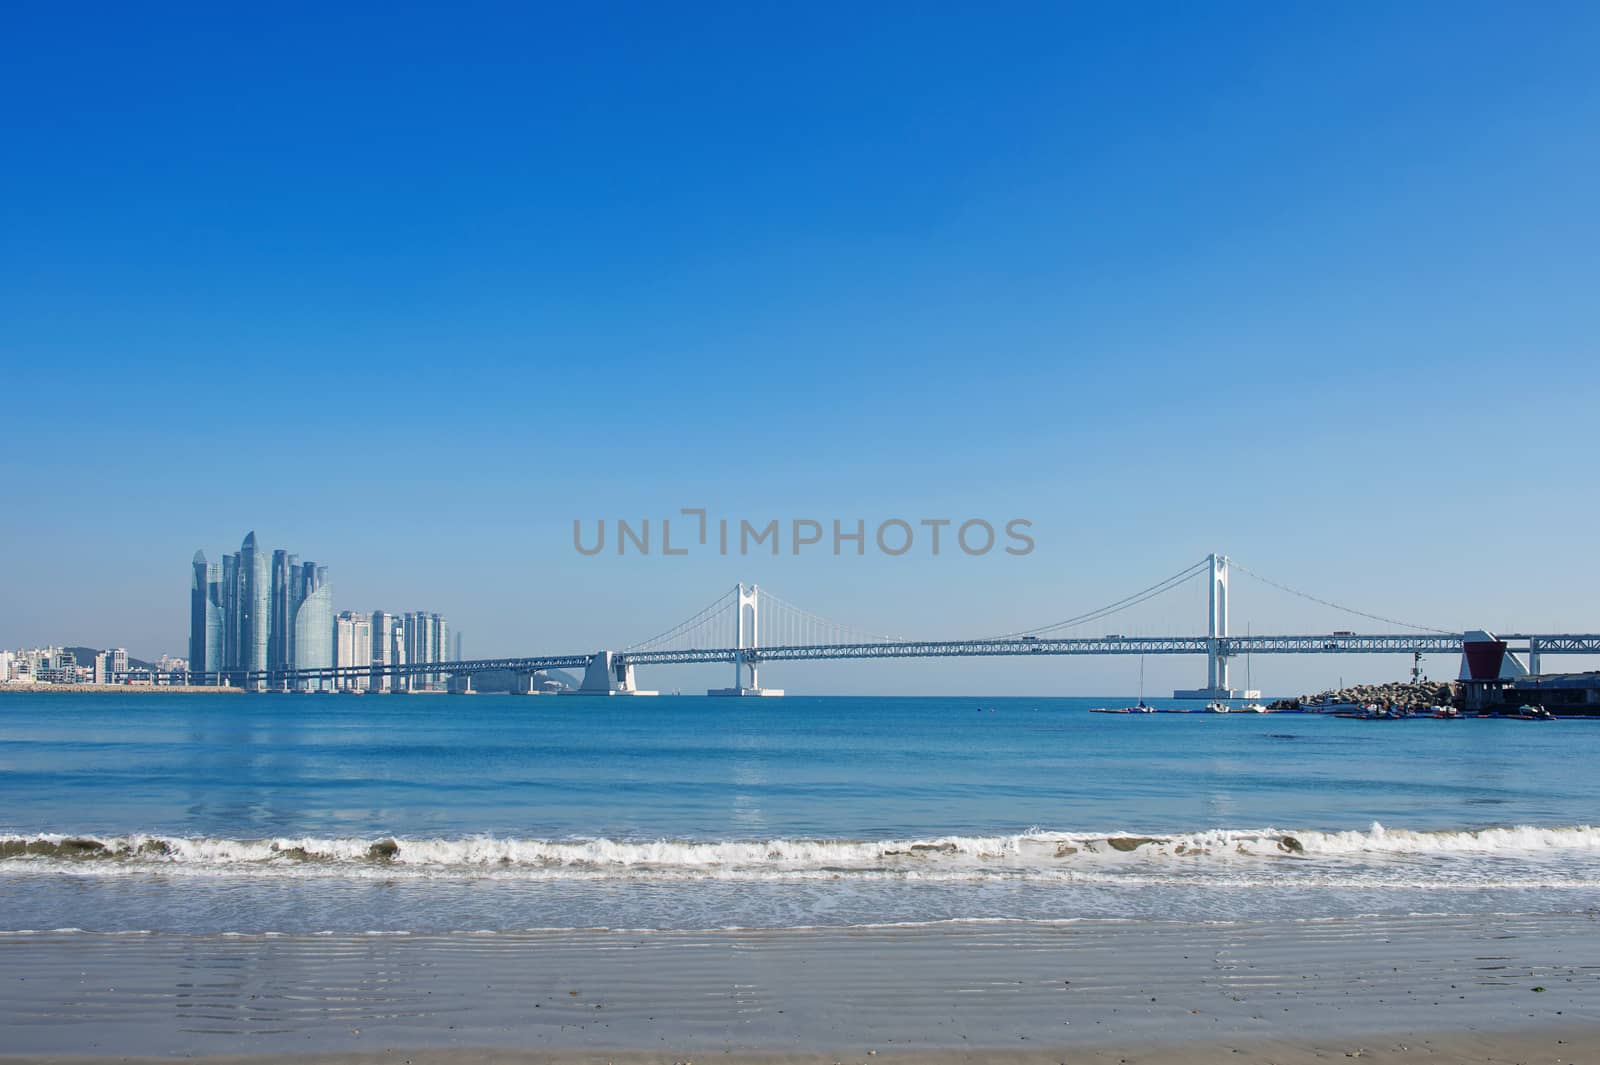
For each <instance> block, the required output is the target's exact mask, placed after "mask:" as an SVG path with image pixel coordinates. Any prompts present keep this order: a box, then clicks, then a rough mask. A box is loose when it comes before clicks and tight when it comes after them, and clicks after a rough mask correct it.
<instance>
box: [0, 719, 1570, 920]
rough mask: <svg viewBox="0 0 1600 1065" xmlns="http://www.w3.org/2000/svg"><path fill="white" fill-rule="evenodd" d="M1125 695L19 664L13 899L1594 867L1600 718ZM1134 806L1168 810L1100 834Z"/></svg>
mask: <svg viewBox="0 0 1600 1065" xmlns="http://www.w3.org/2000/svg"><path fill="white" fill-rule="evenodd" d="M1121 701H1123V700H1084V699H949V698H916V699H910V698H907V699H891V698H871V699H862V698H807V697H787V698H783V699H767V700H718V699H707V698H686V697H659V698H640V699H625V698H615V699H591V698H574V697H561V698H555V697H543V698H517V697H510V696H477V697H473V698H460V697H445V696H410V697H400V696H364V697H349V696H238V695H236V696H209V695H178V696H167V695H156V694H150V695H129V696H108V695H6V696H5V697H3V698H0V836H3V837H5V839H7V840H10V841H11V844H12V851H13V853H9V854H8V855H7V856H5V857H3V858H0V929H13V930H14V929H22V928H54V927H90V928H96V929H102V930H118V931H122V930H133V929H167V930H181V931H316V930H324V929H334V930H369V929H378V930H419V929H428V930H440V929H466V928H472V929H476V928H522V927H588V926H596V925H603V926H609V927H720V926H726V925H740V926H792V925H807V924H872V923H881V922H888V921H932V920H950V919H976V918H986V919H987V918H1017V919H1073V918H1082V917H1094V918H1106V917H1115V918H1131V919H1180V920H1188V919H1196V920H1203V919H1216V918H1227V917H1235V916H1239V915H1241V914H1251V915H1264V914H1275V915H1297V916H1309V917H1315V916H1324V915H1329V916H1336V915H1339V914H1343V913H1347V912H1349V913H1357V912H1546V911H1550V910H1574V909H1577V910H1581V909H1585V908H1587V907H1589V906H1592V905H1593V904H1594V902H1595V901H1596V899H1597V898H1600V895H1597V894H1596V889H1597V888H1600V832H1596V831H1594V830H1590V829H1588V828H1587V827H1586V826H1588V825H1589V823H1590V822H1591V821H1594V820H1595V819H1596V811H1597V810H1600V775H1596V774H1594V773H1593V772H1592V769H1591V766H1592V762H1593V758H1594V755H1595V754H1596V753H1597V752H1600V723H1589V722H1572V721H1562V722H1556V723H1543V722H1520V721H1460V722H1438V721H1431V720H1417V721H1400V722H1363V721H1349V720H1340V719H1333V718H1328V717H1321V716H1316V715H1299V714H1294V715H1288V714H1284V715H1228V716H1212V715H1150V716H1109V715H1098V714H1090V713H1087V712H1086V711H1087V709H1088V708H1089V707H1090V706H1092V705H1099V704H1101V703H1104V702H1113V703H1120V702H1121ZM1375 826H1377V827H1375ZM1484 830H1490V831H1484ZM1128 835H1132V836H1138V837H1154V842H1148V843H1146V842H1137V843H1130V842H1128V841H1127V840H1123V841H1122V842H1121V843H1120V845H1119V844H1117V843H1113V842H1111V839H1112V837H1123V836H1128ZM1285 836H1289V837H1292V839H1291V841H1290V842H1284V841H1283V837H1285ZM62 837H78V838H81V839H85V840H88V841H90V844H89V845H87V846H85V845H77V846H76V849H73V848H72V847H71V846H69V847H67V848H63V847H61V846H59V844H60V839H61V838H62ZM390 841H393V842H392V844H391V843H390ZM30 843H31V844H32V845H33V846H32V849H31V852H30V851H29V850H28V849H27V848H28V845H29V844H30ZM374 844H378V845H380V852H379V853H376V854H375V853H372V850H371V848H372V847H373V845H374ZM384 847H387V848H388V849H387V850H383V849H382V848H384ZM19 848H20V849H21V853H16V851H18V850H19Z"/></svg>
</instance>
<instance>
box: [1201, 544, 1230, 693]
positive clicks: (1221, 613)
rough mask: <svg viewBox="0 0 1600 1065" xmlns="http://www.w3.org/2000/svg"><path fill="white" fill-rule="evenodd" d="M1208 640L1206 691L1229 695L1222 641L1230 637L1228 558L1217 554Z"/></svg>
mask: <svg viewBox="0 0 1600 1065" xmlns="http://www.w3.org/2000/svg"><path fill="white" fill-rule="evenodd" d="M1206 636H1207V639H1206V687H1208V688H1210V689H1211V690H1212V691H1228V656H1227V655H1226V654H1225V653H1223V651H1222V650H1221V641H1222V640H1224V639H1226V638H1227V636H1228V556H1227V555H1219V554H1216V553H1215V552H1213V553H1212V555H1211V615H1210V618H1209V619H1208V622H1207V626H1206ZM1223 698H1224V699H1226V698H1228V696H1227V695H1224V696H1223Z"/></svg>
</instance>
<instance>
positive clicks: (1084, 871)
mask: <svg viewBox="0 0 1600 1065" xmlns="http://www.w3.org/2000/svg"><path fill="white" fill-rule="evenodd" d="M1577 852H1591V853H1590V857H1591V858H1596V857H1600V828H1595V827H1592V826H1589V825H1578V826H1570V827H1555V828H1541V827H1532V826H1512V827H1495V828H1482V829H1476V830H1471V831H1426V832H1425V831H1412V830H1408V829H1397V828H1386V827H1384V826H1383V825H1379V824H1374V825H1372V826H1371V827H1370V828H1369V829H1367V830H1365V831H1347V832H1322V831H1283V830H1278V829H1270V828H1268V829H1252V830H1241V829H1213V830H1208V831H1202V832H1186V833H1178V834H1173V835H1136V834H1131V833H1117V832H1112V833H1075V832H1047V831H1042V830H1037V829H1035V830H1030V831H1028V832H1025V833H1018V834H1014V835H995V836H943V837H937V838H930V839H904V840H830V839H772V840H745V841H693V840H653V841H652V840H612V839H569V840H547V839H514V838H499V837H492V836H473V837H464V838H455V839H444V838H439V839H410V838H405V837H378V838H366V839H363V838H340V839H335V838H317V837H282V838H276V839H218V838H210V837H180V836H164V835H144V834H129V835H112V836H97V835H66V834H37V835H0V872H4V871H11V872H23V871H29V870H37V871H41V872H43V871H64V870H75V871H82V872H90V871H104V872H107V873H110V872H115V871H126V872H135V871H143V872H160V873H172V874H181V873H186V872H194V873H217V874H246V875H248V874H250V873H272V872H297V873H300V874H302V875H375V876H397V875H398V876H406V875H423V876H440V875H442V876H477V875H494V876H521V877H527V878H549V879H556V878H561V877H584V878H613V877H615V878H623V877H658V878H689V879H696V878H728V879H740V878H749V879H772V878H785V877H800V878H808V877H815V876H830V877H832V876H837V877H851V876H873V877H881V876H904V877H931V878H951V879H960V878H986V877H992V876H1004V877H1022V878H1032V877H1039V878H1046V879H1058V878H1068V879H1070V878H1072V877H1074V876H1075V875H1082V876H1085V877H1088V878H1095V877H1096V874H1098V873H1108V872H1111V873H1114V872H1122V873H1125V874H1126V873H1136V872H1140V873H1146V874H1156V875H1159V874H1161V873H1163V872H1164V871H1171V872H1173V873H1182V872H1183V871H1186V870H1196V871H1198V870H1199V869H1211V870H1219V869H1221V868H1231V869H1233V870H1234V871H1236V872H1243V871H1244V870H1243V869H1239V868H1238V867H1239V866H1240V865H1244V866H1245V867H1246V868H1256V869H1259V868H1260V867H1261V866H1262V865H1263V863H1273V862H1290V863H1295V864H1296V865H1300V864H1302V863H1304V864H1309V865H1317V866H1338V865H1342V864H1345V863H1347V862H1350V861H1356V862H1360V863H1363V864H1367V863H1392V862H1403V863H1406V864H1411V863H1414V862H1416V861H1418V860H1424V859H1427V858H1429V857H1438V858H1454V859H1460V860H1470V859H1471V858H1473V857H1474V856H1485V857H1490V858H1495V859H1501V858H1506V859H1514V858H1518V857H1522V858H1525V859H1529V860H1532V861H1534V862H1538V863H1539V864H1549V862H1551V861H1559V860H1560V859H1561V858H1562V857H1563V856H1569V855H1574V854H1575V853H1577ZM1307 871H1309V870H1307Z"/></svg>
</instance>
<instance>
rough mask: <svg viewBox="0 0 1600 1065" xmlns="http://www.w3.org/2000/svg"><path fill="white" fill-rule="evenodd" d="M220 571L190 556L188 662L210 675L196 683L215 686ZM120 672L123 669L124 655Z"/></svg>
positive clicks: (218, 665) (219, 658) (200, 557)
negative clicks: (192, 567)
mask: <svg viewBox="0 0 1600 1065" xmlns="http://www.w3.org/2000/svg"><path fill="white" fill-rule="evenodd" d="M222 633H223V621H222V567H221V566H219V565H217V564H216V563H215V562H207V561H206V556H205V552H203V551H196V552H195V553H194V581H193V583H192V584H191V585H190V587H189V662H190V669H191V670H192V671H194V672H196V673H204V674H211V676H207V677H203V678H200V683H216V676H215V674H216V673H218V672H219V671H220V670H221V669H222V650H223V635H222ZM123 657H124V667H123V668H124V669H126V668H127V667H126V657H127V656H126V655H124V656H123Z"/></svg>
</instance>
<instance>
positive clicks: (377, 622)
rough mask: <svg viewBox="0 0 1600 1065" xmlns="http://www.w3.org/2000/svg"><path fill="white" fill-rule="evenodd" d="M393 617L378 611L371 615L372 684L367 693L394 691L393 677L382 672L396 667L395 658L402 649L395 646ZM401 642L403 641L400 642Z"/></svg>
mask: <svg viewBox="0 0 1600 1065" xmlns="http://www.w3.org/2000/svg"><path fill="white" fill-rule="evenodd" d="M396 624H397V622H396V621H395V616H394V615H393V614H389V613H386V612H385V611H382V610H378V611H374V612H373V614H372V623H371V633H372V684H371V685H370V686H369V687H368V689H367V690H368V691H375V692H387V691H393V690H394V677H392V676H390V675H389V674H388V673H387V672H385V671H384V670H385V669H386V668H387V667H388V666H392V665H398V664H400V663H399V662H397V661H396V658H395V656H396V655H397V654H398V653H400V652H401V651H402V650H403V648H402V647H400V646H399V645H398V644H397V641H396V637H395V626H396ZM401 642H403V641H401Z"/></svg>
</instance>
